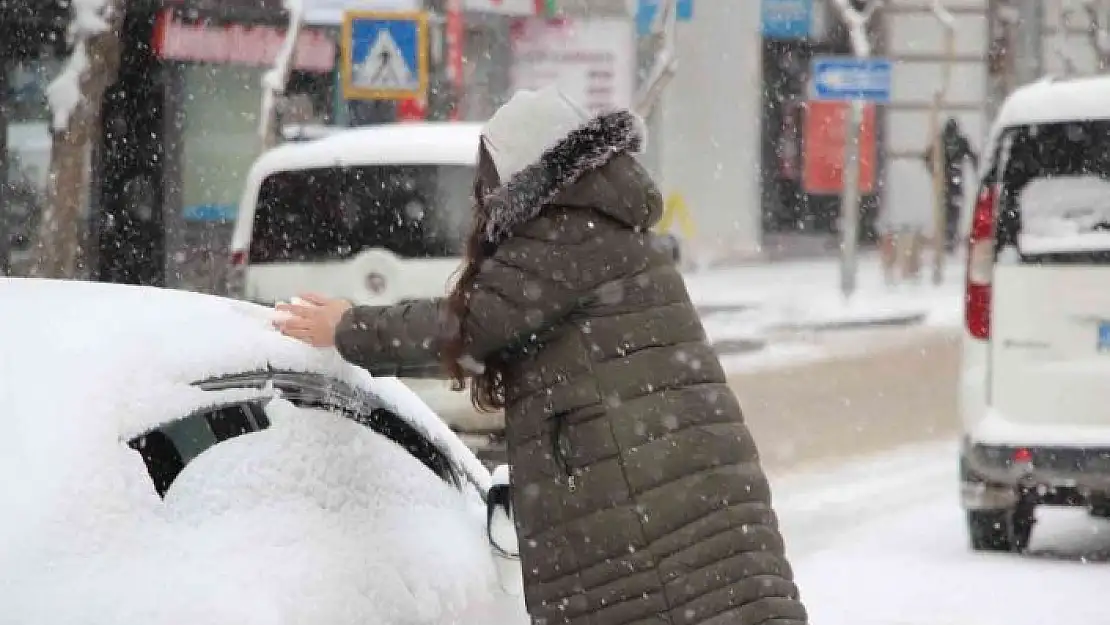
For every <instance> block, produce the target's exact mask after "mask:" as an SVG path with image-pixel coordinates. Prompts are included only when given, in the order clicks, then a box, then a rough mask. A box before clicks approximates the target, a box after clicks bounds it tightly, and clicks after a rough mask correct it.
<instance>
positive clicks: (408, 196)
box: [250, 165, 474, 263]
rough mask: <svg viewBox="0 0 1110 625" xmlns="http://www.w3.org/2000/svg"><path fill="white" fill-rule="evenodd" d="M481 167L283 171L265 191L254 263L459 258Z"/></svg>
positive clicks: (254, 234) (254, 236) (257, 210)
mask: <svg viewBox="0 0 1110 625" xmlns="http://www.w3.org/2000/svg"><path fill="white" fill-rule="evenodd" d="M473 178H474V168H473V167H471V166H455V165H390V166H373V167H369V166H363V167H324V168H316V169H307V170H298V171H288V172H278V173H275V174H272V175H270V176H268V177H267V178H266V179H265V180H264V181H263V182H262V185H261V187H260V188H259V191H258V200H257V205H256V207H255V215H254V225H253V231H252V235H251V248H250V261H251V262H252V263H266V262H282V261H289V262H306V261H316V260H334V259H341V258H347V257H350V256H353V255H356V254H359V253H360V252H363V251H365V250H369V249H385V250H388V251H390V252H392V253H394V254H396V255H398V256H400V257H402V258H444V257H454V256H459V255H461V253H462V245H463V241H464V237H465V234H466V230H467V227H468V225H469V218H470V214H471V212H472V210H471V197H470V193H471V188H472V182H473Z"/></svg>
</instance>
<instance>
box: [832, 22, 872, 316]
mask: <svg viewBox="0 0 1110 625" xmlns="http://www.w3.org/2000/svg"><path fill="white" fill-rule="evenodd" d="M834 2H835V6H836V7H837V9H838V10H839V11H840V18H841V19H842V20H843V21H844V24H845V26H847V27H848V40H849V42H850V43H851V44H852V55H853V56H854V57H855V58H857V59H867V58H870V57H871V42H870V41H869V38H868V34H867V23H868V22H869V21H870V20H871V16H872V15H874V14H875V11H876V10H877V9H878V8H879V5H881V4H882V3H883V0H867V2H865V3H863V8H862V10H861V9H858V8H856V6H855V5H854V3H853V2H851V1H850V0H834ZM846 117H847V122H846V125H845V128H844V169H843V176H842V180H841V185H840V187H841V189H840V292H841V293H842V294H843V295H844V299H845V300H847V299H850V298H851V297H852V295H853V294H854V293H855V292H856V271H857V264H858V256H859V209H860V188H859V174H860V162H859V148H860V146H859V140H860V126H861V125H862V124H863V101H862V100H861V99H859V98H856V99H854V100H852V101H851V104H849V106H848V115H846Z"/></svg>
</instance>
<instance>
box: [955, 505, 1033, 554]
mask: <svg viewBox="0 0 1110 625" xmlns="http://www.w3.org/2000/svg"><path fill="white" fill-rule="evenodd" d="M1035 523H1036V519H1035V517H1034V515H1033V508H1032V506H1019V507H1018V508H1016V509H1007V510H968V512H967V531H968V536H969V537H970V539H971V548H972V549H973V550H975V551H996V552H1011V553H1022V552H1024V551H1025V550H1027V549H1028V548H1029V538H1030V536H1031V535H1032V533H1033V525H1034V524H1035Z"/></svg>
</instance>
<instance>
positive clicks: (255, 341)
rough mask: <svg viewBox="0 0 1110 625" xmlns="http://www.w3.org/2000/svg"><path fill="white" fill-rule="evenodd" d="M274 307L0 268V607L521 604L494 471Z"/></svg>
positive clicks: (261, 614) (326, 613)
mask: <svg viewBox="0 0 1110 625" xmlns="http://www.w3.org/2000/svg"><path fill="white" fill-rule="evenodd" d="M276 314H277V313H275V312H274V311H273V310H272V309H267V308H265V307H262V306H258V305H255V304H250V303H246V302H242V301H236V300H230V299H224V298H218V297H214V296H208V295H201V294H196V293H187V292H182V291H169V290H159V289H152V288H140V287H129V286H121V285H107V284H96V283H84V282H55V281H40V280H20V279H0V346H3V347H2V350H3V358H0V424H2V431H3V436H0V498H2V500H3V502H4V504H3V512H2V513H0V623H12V624H16V623H36V624H39V625H61V624H65V625H79V624H89V625H93V624H104V623H112V624H115V625H139V624H143V625H146V624H149V623H165V624H169V623H204V624H205V625H254V624H259V625H262V624H266V625H270V624H279V623H280V624H283V625H292V624H299V623H306V624H307V623H313V624H321V625H324V624H328V625H346V624H351V625H354V624H358V625H365V624H366V623H382V624H402V623H403V624H412V623H427V624H433V623H435V624H438V623H459V624H466V625H489V624H491V623H510V624H516V623H521V624H523V623H527V622H528V619H527V617H526V614H525V611H524V606H523V600H522V598H521V595H520V570H519V564H517V563H515V562H514V561H513V560H512V558H510V557H506V556H505V554H507V553H508V552H511V551H512V550H513V549H514V547H513V546H512V545H506V544H505V542H503V540H512V539H511V538H508V539H498V540H493V538H492V537H491V536H497V535H498V532H499V531H501V529H500V528H493V531H492V532H491V527H490V525H489V518H488V516H487V515H488V513H491V512H498V510H497V509H488V508H487V505H486V503H484V501H483V500H484V499H485V498H486V497H487V495H488V494H489V493H491V492H492V493H498V492H499V491H498V488H497V485H498V482H496V481H493V480H492V478H491V476H490V474H489V472H488V471H487V470H486V469H485V467H484V466H483V465H482V464H481V463H480V462H479V461H478V460H477V458H475V457H474V455H473V454H472V453H471V452H470V450H468V449H467V448H466V446H465V445H463V444H462V442H461V441H459V439H458V438H456V437H455V436H454V434H453V433H452V432H451V431H450V430H449V429H448V428H447V426H446V425H445V424H443V423H442V422H441V421H440V420H439V418H438V417H437V416H436V415H435V413H433V412H432V411H431V410H430V409H429V408H428V407H427V406H426V405H425V404H424V403H422V402H421V401H420V400H419V399H418V398H417V397H416V396H415V395H414V394H413V393H412V392H411V391H410V390H409V389H408V388H407V387H405V386H404V384H402V383H401V382H400V381H398V380H397V379H395V378H376V377H371V374H370V373H368V372H366V371H364V370H361V369H358V368H355V367H352V366H350V365H347V364H345V363H344V362H343V361H342V359H341V358H339V356H338V354H337V353H335V352H334V350H318V349H313V348H310V347H307V346H305V345H303V344H300V343H298V342H296V341H294V340H291V339H288V338H286V337H284V336H281V335H280V334H279V333H277V332H276V331H275V330H273V328H272V325H271V324H272V321H273V319H274V315H276ZM506 483H507V482H506ZM491 487H492V490H491ZM499 494H500V495H502V496H503V494H504V493H499ZM491 499H492V498H491ZM499 499H500V497H499ZM496 518H500V519H501V520H502V521H503V522H504V521H507V520H508V517H506V516H505V515H504V514H503V513H502V514H501V516H500V517H497V516H496V515H495V519H496ZM502 549H505V550H506V551H502Z"/></svg>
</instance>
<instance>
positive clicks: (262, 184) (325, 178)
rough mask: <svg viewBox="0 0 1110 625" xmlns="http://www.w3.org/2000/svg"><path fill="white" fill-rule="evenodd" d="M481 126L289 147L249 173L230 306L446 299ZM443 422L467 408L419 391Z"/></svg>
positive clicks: (439, 390) (419, 126)
mask: <svg viewBox="0 0 1110 625" xmlns="http://www.w3.org/2000/svg"><path fill="white" fill-rule="evenodd" d="M480 132H481V124H477V123H449V122H443V123H434V122H429V123H399V124H387V125H381V126H370V127H365V128H356V129H349V130H343V131H341V132H338V133H334V134H325V135H323V136H322V138H318V139H312V140H308V141H298V142H291V143H286V144H284V145H282V146H279V147H277V148H274V149H272V150H270V151H268V152H266V153H265V154H263V155H261V156H260V157H259V158H258V159H257V160H256V161H255V163H254V165H253V166H252V167H251V170H250V172H249V174H248V176H247V181H246V186H245V189H244V191H243V196H242V199H241V201H240V204H239V214H238V217H237V221H236V223H235V232H234V235H233V239H232V247H231V249H232V258H231V264H232V271H231V273H232V276H233V277H232V280H231V284H230V285H229V291H230V292H231V294H232V295H233V296H236V297H240V298H242V299H247V300H250V301H254V302H259V303H263V304H273V303H275V302H278V301H288V300H289V299H290V298H291V297H293V296H294V295H296V294H298V293H302V292H305V291H314V292H319V293H322V294H325V295H329V296H332V297H343V298H347V299H350V300H351V301H353V302H355V303H358V304H369V305H389V304H395V303H397V302H401V301H404V300H408V299H418V298H424V297H436V296H443V295H445V294H446V293H447V290H448V287H449V284H450V281H451V277H452V275H453V274H454V272H455V271H456V269H457V268H458V267H459V263H460V262H461V255H462V249H461V245H462V241H463V239H464V237H465V234H466V232H467V229H468V224H469V219H470V215H471V211H472V200H471V195H472V190H473V188H474V171H475V167H476V164H477V154H478V140H479V135H480ZM411 386H412V387H413V388H414V390H416V391H417V392H418V393H419V394H420V395H421V398H422V399H424V400H425V402H427V403H428V404H430V405H431V406H432V408H433V409H435V410H436V411H437V412H440V413H441V414H444V415H452V414H457V413H458V412H460V411H464V412H466V411H467V408H466V407H467V405H468V398H467V395H466V394H463V393H452V392H450V391H449V390H448V389H447V386H446V383H441V382H428V381H414V382H413V383H412V384H411Z"/></svg>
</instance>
